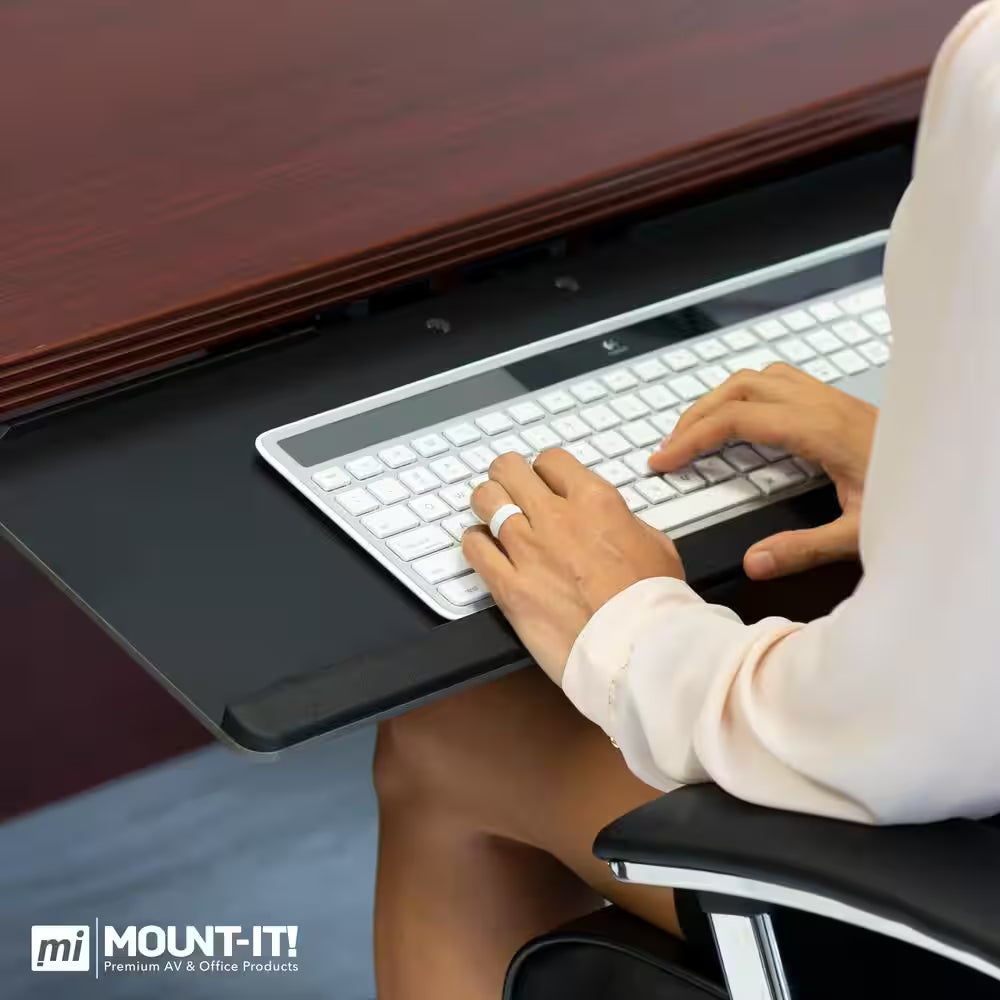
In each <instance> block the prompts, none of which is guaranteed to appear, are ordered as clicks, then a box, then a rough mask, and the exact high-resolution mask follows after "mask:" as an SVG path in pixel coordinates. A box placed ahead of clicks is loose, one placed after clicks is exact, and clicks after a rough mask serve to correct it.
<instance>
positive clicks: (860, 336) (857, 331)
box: [832, 319, 871, 347]
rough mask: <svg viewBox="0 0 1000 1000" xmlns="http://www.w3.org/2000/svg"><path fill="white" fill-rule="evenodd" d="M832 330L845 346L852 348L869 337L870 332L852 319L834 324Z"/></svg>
mask: <svg viewBox="0 0 1000 1000" xmlns="http://www.w3.org/2000/svg"><path fill="white" fill-rule="evenodd" d="M832 329H833V332H834V333H835V334H836V335H837V336H838V337H840V339H841V340H842V341H843V342H844V343H845V344H850V345H851V346H852V347H853V346H854V345H855V344H860V343H861V342H862V341H863V340H868V339H869V338H870V337H871V331H870V330H868V328H867V327H864V326H862V325H861V324H860V323H859V322H857V320H853V319H845V320H841V321H840V322H839V323H834V324H833V328H832Z"/></svg>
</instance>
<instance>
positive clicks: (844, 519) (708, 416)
mask: <svg viewBox="0 0 1000 1000" xmlns="http://www.w3.org/2000/svg"><path fill="white" fill-rule="evenodd" d="M877 419H878V409H877V408H876V407H874V406H872V405H871V404H870V403H866V402H864V401H863V400H860V399H857V398H855V397H854V396H849V395H848V394H847V393H846V392H842V391H841V390H839V389H834V388H833V387H831V386H828V385H825V384H824V383H822V382H820V381H818V380H817V379H814V378H813V377H812V376H810V375H806V374H805V373H804V372H801V371H799V370H798V369H797V368H793V367H792V366H791V365H786V364H774V365H770V366H768V367H767V368H766V369H764V371H762V372H754V371H741V372H738V373H737V374H735V375H733V376H731V377H730V378H729V379H727V380H726V381H725V382H724V383H723V384H722V385H720V386H719V388H718V389H715V390H714V391H713V392H710V393H709V394H708V395H707V396H703V397H702V398H701V399H700V400H698V402H697V403H695V404H694V406H692V407H691V408H690V409H688V410H686V411H685V413H684V414H683V416H682V417H681V419H680V421H679V422H678V424H677V426H676V428H674V432H673V433H672V434H671V435H670V436H669V437H668V438H667V439H666V441H664V443H663V444H662V445H660V449H659V450H658V451H657V452H655V453H654V454H653V456H652V457H651V458H650V460H649V464H650V467H651V468H653V469H654V470H656V471H657V472H672V471H674V470H675V469H678V468H680V467H681V466H683V465H687V463H688V462H690V461H691V460H692V459H694V458H697V457H698V455H699V454H702V453H703V452H712V451H717V450H718V449H719V448H721V447H723V446H724V445H725V444H726V442H727V441H731V440H741V441H749V442H751V443H757V444H766V445H772V446H774V447H778V448H785V449H786V450H788V451H789V452H791V453H792V454H793V455H798V456H800V457H802V458H805V459H809V461H811V462H815V463H816V464H818V465H820V466H822V467H823V470H824V471H825V472H826V474H827V475H828V476H829V477H830V479H831V480H833V483H834V485H835V486H836V488H837V497H838V499H839V500H840V506H841V509H842V511H843V513H842V514H841V516H840V517H839V518H837V520H835V521H832V522H831V523H830V524H824V525H822V526H821V527H818V528H808V529H804V530H801V531H784V532H781V533H780V534H777V535H772V536H771V537H770V538H765V539H764V540H763V541H761V542H757V543H756V544H755V545H753V546H751V548H750V549H748V550H747V553H746V555H745V556H744V558H743V568H744V569H745V571H746V573H747V575H748V576H749V577H751V578H753V579H756V580H763V579H767V578H769V577H775V576H784V575H786V574H788V573H797V572H799V571H801V570H805V569H809V568H810V567H812V566H819V565H821V564H823V563H828V562H835V561H837V560H841V559H850V558H854V557H856V556H857V554H858V528H859V519H860V514H861V497H862V493H863V491H864V484H865V473H866V471H867V468H868V458H869V455H870V454H871V446H872V438H873V436H874V433H875V423H876V421H877Z"/></svg>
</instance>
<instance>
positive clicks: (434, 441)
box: [410, 434, 448, 458]
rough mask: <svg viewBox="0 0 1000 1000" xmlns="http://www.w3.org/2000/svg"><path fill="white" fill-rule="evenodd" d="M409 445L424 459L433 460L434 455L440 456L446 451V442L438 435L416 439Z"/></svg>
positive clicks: (428, 435)
mask: <svg viewBox="0 0 1000 1000" xmlns="http://www.w3.org/2000/svg"><path fill="white" fill-rule="evenodd" d="M410 444H412V445H413V447H414V448H416V449H417V451H419V452H420V454H421V455H423V456H424V458H433V457H434V456H435V455H440V454H441V453H442V452H445V451H447V450H448V442H447V441H445V439H444V438H443V437H441V435H440V434H425V435H424V436H423V437H418V438H417V439H416V440H415V441H411V442H410Z"/></svg>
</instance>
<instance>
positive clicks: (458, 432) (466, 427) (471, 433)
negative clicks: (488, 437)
mask: <svg viewBox="0 0 1000 1000" xmlns="http://www.w3.org/2000/svg"><path fill="white" fill-rule="evenodd" d="M444 436H445V437H446V438H447V439H448V440H449V441H450V442H451V443H452V444H453V445H454V446H455V447H456V448H461V447H462V446H463V445H467V444H472V442H473V441H478V440H479V439H480V438H481V437H482V434H480V433H479V431H478V430H477V429H476V428H475V427H473V425H472V424H456V425H455V426H454V427H448V428H446V429H445V432H444Z"/></svg>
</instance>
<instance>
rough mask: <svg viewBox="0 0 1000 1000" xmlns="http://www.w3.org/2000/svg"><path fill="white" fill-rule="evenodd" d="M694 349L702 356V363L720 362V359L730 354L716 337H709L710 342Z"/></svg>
mask: <svg viewBox="0 0 1000 1000" xmlns="http://www.w3.org/2000/svg"><path fill="white" fill-rule="evenodd" d="M694 349H695V351H696V352H697V353H698V354H699V355H700V356H701V359H702V361H718V360H719V358H724V357H725V356H726V355H727V354H728V353H729V349H728V348H727V347H726V345H725V344H723V343H722V341H721V340H717V339H716V338H715V337H709V339H708V340H703V341H702V342H701V343H700V344H695V345H694Z"/></svg>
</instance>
